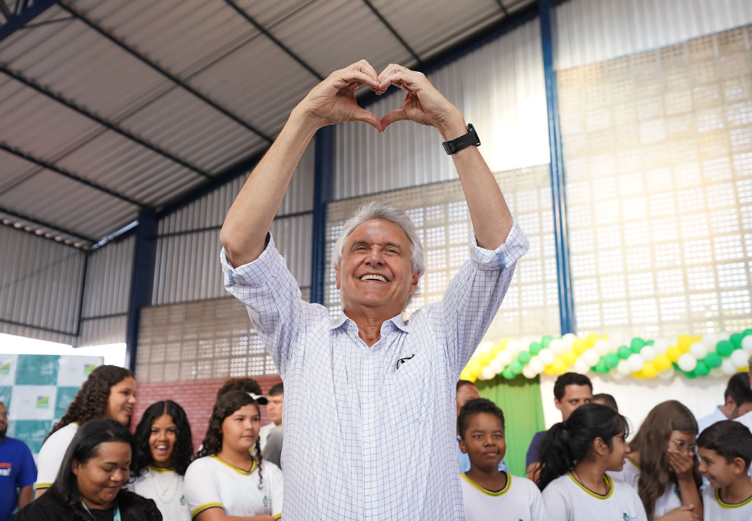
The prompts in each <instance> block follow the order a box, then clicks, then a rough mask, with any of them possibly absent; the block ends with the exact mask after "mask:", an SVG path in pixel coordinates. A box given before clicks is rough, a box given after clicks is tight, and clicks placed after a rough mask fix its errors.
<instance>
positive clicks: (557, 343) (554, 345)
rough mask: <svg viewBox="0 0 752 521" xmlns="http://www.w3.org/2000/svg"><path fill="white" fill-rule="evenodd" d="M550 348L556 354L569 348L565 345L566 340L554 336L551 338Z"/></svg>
mask: <svg viewBox="0 0 752 521" xmlns="http://www.w3.org/2000/svg"><path fill="white" fill-rule="evenodd" d="M548 348H549V349H550V350H551V351H553V353H554V355H560V354H562V353H563V352H564V351H566V350H567V348H566V347H565V346H564V341H563V340H562V339H560V338H554V339H553V340H551V343H550V344H548Z"/></svg>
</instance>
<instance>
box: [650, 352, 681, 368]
mask: <svg viewBox="0 0 752 521" xmlns="http://www.w3.org/2000/svg"><path fill="white" fill-rule="evenodd" d="M677 360H678V358H677ZM653 365H655V368H656V369H658V370H659V371H668V370H669V369H671V360H670V359H669V358H668V356H666V355H656V357H655V358H654V359H653Z"/></svg>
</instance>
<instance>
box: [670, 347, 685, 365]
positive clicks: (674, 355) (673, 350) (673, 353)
mask: <svg viewBox="0 0 752 521" xmlns="http://www.w3.org/2000/svg"><path fill="white" fill-rule="evenodd" d="M682 354H683V353H682V352H681V349H679V348H678V347H676V346H671V347H669V348H668V349H666V356H667V357H668V359H669V360H671V361H672V362H674V363H676V362H678V361H679V357H680V356H681V355H682Z"/></svg>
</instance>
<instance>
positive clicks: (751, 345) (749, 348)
mask: <svg viewBox="0 0 752 521" xmlns="http://www.w3.org/2000/svg"><path fill="white" fill-rule="evenodd" d="M742 349H744V350H745V351H746V352H747V353H749V354H752V335H747V336H745V337H744V338H743V339H742Z"/></svg>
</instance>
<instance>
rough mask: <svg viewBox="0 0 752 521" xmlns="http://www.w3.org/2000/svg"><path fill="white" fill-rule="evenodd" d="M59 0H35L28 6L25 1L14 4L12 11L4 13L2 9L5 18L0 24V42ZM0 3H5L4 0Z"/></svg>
mask: <svg viewBox="0 0 752 521" xmlns="http://www.w3.org/2000/svg"><path fill="white" fill-rule="evenodd" d="M58 1H59V0H35V1H34V4H33V5H32V6H31V7H29V6H28V3H27V2H23V3H22V4H16V7H15V9H14V10H13V11H14V12H12V13H6V11H3V14H4V16H3V18H4V19H5V20H4V21H3V22H2V23H1V24H0V42H2V41H3V40H5V39H6V38H7V37H9V36H10V35H12V34H13V33H15V32H16V31H18V30H19V29H23V28H24V27H25V26H26V24H28V23H29V22H30V21H32V20H33V19H34V18H36V17H37V16H39V15H40V14H42V13H43V12H45V11H46V10H47V9H49V8H50V7H52V6H53V5H55V4H57V3H58ZM0 3H2V4H5V0H1V1H0Z"/></svg>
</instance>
